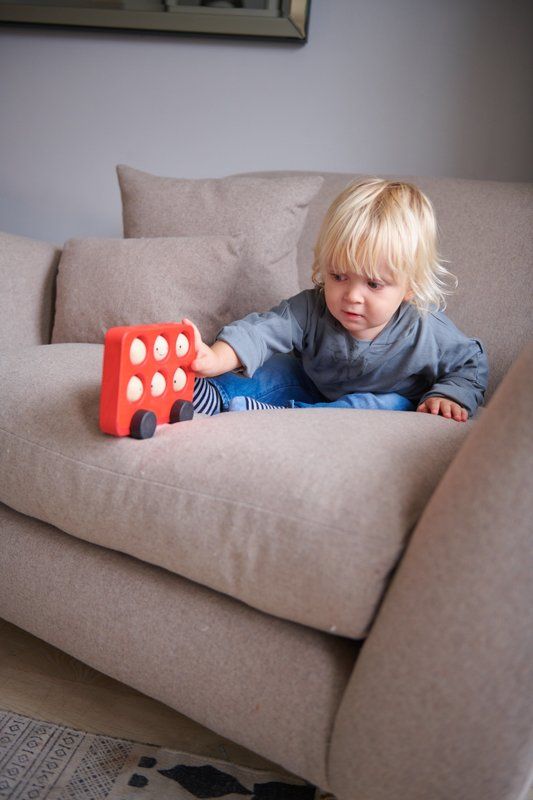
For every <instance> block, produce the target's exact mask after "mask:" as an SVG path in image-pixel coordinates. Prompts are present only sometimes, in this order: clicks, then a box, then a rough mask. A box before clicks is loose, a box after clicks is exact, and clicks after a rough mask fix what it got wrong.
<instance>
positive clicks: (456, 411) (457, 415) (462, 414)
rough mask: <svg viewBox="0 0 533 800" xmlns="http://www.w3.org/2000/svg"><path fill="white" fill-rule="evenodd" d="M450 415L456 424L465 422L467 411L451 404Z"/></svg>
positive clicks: (456, 404) (455, 404)
mask: <svg viewBox="0 0 533 800" xmlns="http://www.w3.org/2000/svg"><path fill="white" fill-rule="evenodd" d="M452 414H453V418H454V419H455V420H457V422H466V420H467V419H468V411H467V410H466V408H463V407H462V406H460V405H459V403H452Z"/></svg>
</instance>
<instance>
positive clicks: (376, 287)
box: [367, 281, 384, 289]
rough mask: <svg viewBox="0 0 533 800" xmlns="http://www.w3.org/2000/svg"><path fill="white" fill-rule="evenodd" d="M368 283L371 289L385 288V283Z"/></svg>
mask: <svg viewBox="0 0 533 800" xmlns="http://www.w3.org/2000/svg"><path fill="white" fill-rule="evenodd" d="M367 283H368V286H369V287H370V288H371V289H383V286H384V284H383V283H378V282H377V281H368V282H367Z"/></svg>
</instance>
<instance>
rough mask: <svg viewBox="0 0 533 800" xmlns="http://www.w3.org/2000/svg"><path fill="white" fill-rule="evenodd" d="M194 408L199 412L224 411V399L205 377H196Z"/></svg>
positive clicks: (208, 413) (209, 413)
mask: <svg viewBox="0 0 533 800" xmlns="http://www.w3.org/2000/svg"><path fill="white" fill-rule="evenodd" d="M192 404H193V408H194V410H195V411H197V412H198V413H199V414H207V415H208V416H212V415H213V414H220V412H221V411H222V400H221V398H220V395H219V393H218V391H217V389H215V387H214V386H213V384H211V383H209V381H208V380H206V379H205V378H195V379H194V397H193V401H192Z"/></svg>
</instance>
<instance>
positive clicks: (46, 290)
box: [0, 233, 61, 352]
mask: <svg viewBox="0 0 533 800" xmlns="http://www.w3.org/2000/svg"><path fill="white" fill-rule="evenodd" d="M60 254H61V251H60V249H59V248H57V247H55V246H54V245H52V244H47V243H46V242H37V241H34V240H33V239H27V238H25V237H23V236H12V235H11V234H8V233H0V286H1V291H0V352H5V351H6V350H12V349H14V348H15V347H20V346H26V345H35V344H48V343H49V342H50V336H51V329H52V320H53V295H54V280H55V275H56V271H57V264H58V261H59V256H60Z"/></svg>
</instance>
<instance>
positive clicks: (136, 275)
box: [52, 236, 244, 343]
mask: <svg viewBox="0 0 533 800" xmlns="http://www.w3.org/2000/svg"><path fill="white" fill-rule="evenodd" d="M240 259H241V240H240V239H239V237H228V236H198V237H189V236H182V237H180V238H164V239H72V240H70V241H69V242H67V243H66V245H65V247H64V249H63V253H62V255H61V260H60V262H59V268H58V277H57V299H56V316H55V322H54V330H53V335H52V341H53V342H54V343H57V342H95V343H98V342H103V341H104V336H105V332H106V331H107V329H108V328H110V327H113V326H114V325H143V324H150V323H154V322H178V321H180V320H181V319H182V318H183V317H189V318H190V319H192V320H193V321H194V322H195V323H196V324H197V325H198V326H199V327H200V329H201V330H202V333H203V334H204V336H205V337H206V339H209V338H214V336H215V335H216V333H217V331H218V330H219V329H220V328H221V327H222V326H223V325H225V324H226V323H227V322H230V321H231V320H232V319H234V317H235V314H236V313H238V312H239V311H243V310H244V309H242V308H239V307H238V306H237V305H236V303H235V298H234V295H233V292H232V287H233V285H234V283H235V281H237V280H239V276H240V273H241V260H240Z"/></svg>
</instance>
